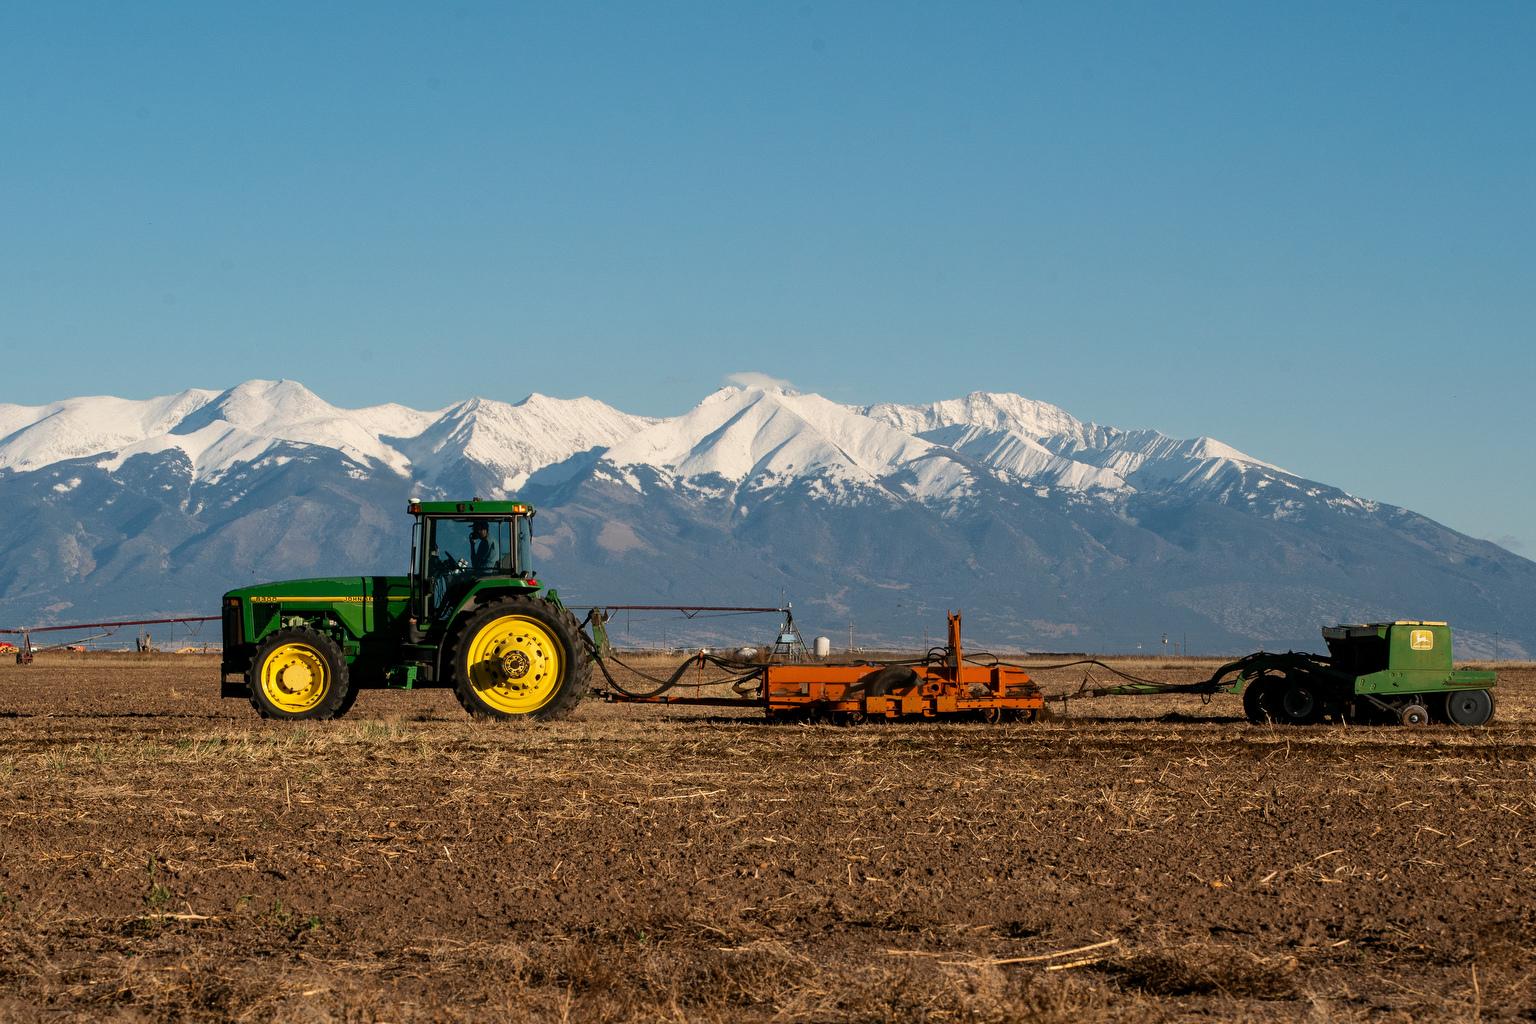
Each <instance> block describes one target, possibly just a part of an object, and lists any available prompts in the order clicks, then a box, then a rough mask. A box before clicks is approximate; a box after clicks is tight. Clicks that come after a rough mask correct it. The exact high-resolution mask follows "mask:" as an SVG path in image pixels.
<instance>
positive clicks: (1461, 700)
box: [1445, 690, 1493, 728]
mask: <svg viewBox="0 0 1536 1024" xmlns="http://www.w3.org/2000/svg"><path fill="white" fill-rule="evenodd" d="M1445 717H1446V718H1448V719H1450V720H1451V724H1453V725H1460V726H1463V727H1465V728H1473V727H1475V726H1479V725H1487V724H1488V722H1489V720H1490V719H1492V718H1493V693H1492V691H1490V690H1457V691H1455V692H1453V693H1448V694H1446V695H1445Z"/></svg>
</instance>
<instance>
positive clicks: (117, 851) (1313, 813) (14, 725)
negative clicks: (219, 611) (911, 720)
mask: <svg viewBox="0 0 1536 1024" xmlns="http://www.w3.org/2000/svg"><path fill="white" fill-rule="evenodd" d="M1138 667H1139V668H1141V669H1143V670H1151V669H1154V668H1155V669H1156V670H1157V671H1158V672H1159V674H1162V675H1170V674H1171V675H1175V676H1181V677H1182V678H1195V677H1197V676H1201V675H1203V674H1205V671H1208V666H1205V665H1200V664H1195V663H1187V662H1185V663H1168V662H1162V663H1157V664H1156V665H1155V666H1153V665H1149V664H1142V665H1140V666H1138ZM216 670H217V663H216V660H215V659H208V658H202V657H187V656H183V657H171V656H165V657H154V656H151V657H142V658H141V657H131V656H123V657H107V656H96V657H92V656H85V657H65V656H49V657H45V658H43V659H40V661H39V663H38V664H37V665H35V666H32V667H30V668H21V667H16V666H12V665H9V664H6V665H0V784H3V785H0V1018H3V1019H8V1020H42V1019H54V1018H56V1017H58V1016H60V1015H63V1016H79V1017H91V1018H117V1019H124V1020H139V1019H154V1020H217V1019H238V1020H270V1019H283V1020H290V1019H316V1020H324V1019H348V1020H437V1019H449V1020H453V1019H513V1020H515V1019H523V1018H528V1019H552V1018H553V1019H561V1018H569V1019H577V1020H584V1019H647V1020H648V1019H658V1018H669V1019H690V1020H786V1021H796V1020H883V1019H893V1018H894V1019H929V1020H979V1021H986V1020H1063V1021H1065V1020H1098V1019H1137V1020H1140V1019H1144V1020H1163V1019H1189V1018H1191V1017H1196V1018H1198V1017H1208V1018H1212V1019H1224V1020H1231V1019H1252V1020H1281V1019H1304V1018H1305V1019H1317V1018H1323V1019H1339V1020H1410V1019H1462V1020H1474V1019H1483V1020H1497V1019H1532V1018H1536V1009H1533V1008H1536V988H1533V982H1532V976H1533V973H1536V964H1533V963H1532V953H1533V950H1536V910H1533V906H1536V901H1533V895H1536V884H1533V881H1536V879H1533V849H1536V847H1533V843H1532V828H1533V826H1536V784H1533V771H1532V755H1533V752H1536V724H1533V723H1536V669H1533V668H1531V667H1528V666H1521V667H1514V668H1508V667H1506V668H1505V669H1504V672H1503V676H1502V679H1501V685H1500V689H1499V697H1500V709H1499V711H1500V713H1499V718H1498V720H1497V721H1496V724H1495V725H1494V726H1492V727H1490V728H1487V729H1482V730H1472V731H1463V730H1454V729H1450V728H1444V727H1435V728H1428V729H1419V730H1407V729H1388V728H1364V727H1353V728H1343V727H1319V728H1311V729H1300V730H1298V729H1284V728H1271V727H1262V728H1256V727H1253V726H1249V725H1248V724H1246V723H1245V722H1243V721H1242V720H1241V719H1240V717H1239V715H1240V712H1239V709H1238V707H1237V702H1236V700H1235V699H1234V698H1217V699H1216V700H1215V701H1214V702H1212V703H1210V704H1203V703H1202V702H1201V701H1200V700H1199V699H1198V698H1163V699H1150V698H1136V699H1119V700H1114V701H1111V700H1099V701H1093V702H1074V703H1073V704H1072V705H1071V706H1070V707H1071V712H1072V717H1071V718H1069V719H1066V720H1063V721H1057V722H1053V723H1048V724H1043V725H1009V726H986V725H980V724H942V725H899V726H884V725H867V726H862V727H857V728H839V727H836V726H795V725H777V726H770V725H765V724H762V723H761V722H759V721H758V720H756V719H755V718H751V717H748V718H735V717H731V716H723V715H720V714H718V713H709V712H703V713H696V712H689V711H685V710H681V709H666V708H654V707H651V708H647V707H626V706H609V705H603V704H598V703H589V704H587V705H584V706H583V707H582V708H581V709H579V710H578V712H577V714H576V715H575V716H573V717H572V718H571V719H569V720H567V721H563V722H558V723H551V724H531V723H510V724H492V723H481V722H472V721H470V720H469V719H468V718H467V717H466V716H465V715H464V714H463V712H462V711H461V710H460V709H459V708H458V706H457V704H455V703H454V702H453V699H452V697H451V696H450V695H448V694H446V693H444V692H442V691H423V692H416V693H398V692H366V693H364V694H363V696H362V697H361V698H360V699H359V701H358V704H357V706H356V708H355V709H354V711H353V712H352V715H351V716H350V717H349V718H347V719H346V720H344V721H342V722H337V723H330V724H315V725H299V726H292V725H283V724H278V723H269V722H262V721H259V720H258V719H256V718H255V716H254V714H253V713H252V712H251V711H250V709H249V708H248V707H247V706H245V705H242V704H237V703H235V702H220V701H219V700H218V699H217V697H216V696H214V694H215V693H216V684H215V683H214V678H215V674H216ZM1080 678H1081V677H1080V676H1071V677H1069V676H1068V675H1067V674H1065V673H1057V674H1055V675H1054V677H1053V676H1052V675H1051V674H1048V673H1047V674H1043V681H1044V683H1045V685H1046V688H1047V689H1048V690H1059V689H1066V688H1069V687H1070V686H1072V685H1075V684H1076V683H1077V682H1078V681H1079V679H1080Z"/></svg>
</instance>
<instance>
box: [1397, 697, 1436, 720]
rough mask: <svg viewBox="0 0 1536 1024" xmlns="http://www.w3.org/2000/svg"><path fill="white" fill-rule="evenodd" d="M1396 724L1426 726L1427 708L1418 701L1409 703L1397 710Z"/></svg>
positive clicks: (1427, 718)
mask: <svg viewBox="0 0 1536 1024" xmlns="http://www.w3.org/2000/svg"><path fill="white" fill-rule="evenodd" d="M1397 722H1398V724H1399V725H1428V724H1429V723H1430V715H1429V708H1428V707H1426V706H1425V705H1423V704H1420V703H1419V702H1418V701H1410V702H1408V703H1407V704H1404V705H1403V706H1402V707H1400V708H1398V709H1397Z"/></svg>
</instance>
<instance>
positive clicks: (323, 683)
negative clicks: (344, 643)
mask: <svg viewBox="0 0 1536 1024" xmlns="http://www.w3.org/2000/svg"><path fill="white" fill-rule="evenodd" d="M245 682H246V685H247V686H248V687H249V688H250V691H251V705H252V706H253V707H254V708H255V709H256V712H257V714H259V715H261V717H262V718H281V719H289V720H296V719H309V720H324V719H328V718H339V717H340V716H341V715H343V714H345V713H346V711H347V709H348V708H350V707H351V706H352V697H353V694H352V685H351V680H350V679H349V678H348V673H347V659H346V657H345V656H344V655H343V654H342V652H341V646H340V645H339V644H337V643H336V641H335V640H332V639H331V638H330V637H328V636H326V635H325V634H324V633H322V632H320V631H319V630H315V629H308V628H304V627H290V628H288V629H280V630H278V631H277V632H276V633H273V634H272V635H271V636H269V637H267V638H266V639H265V640H263V641H262V642H261V643H259V644H257V645H256V653H255V655H254V656H253V657H252V658H251V667H250V668H249V669H247V670H246V674H245Z"/></svg>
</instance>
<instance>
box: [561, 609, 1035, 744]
mask: <svg viewBox="0 0 1536 1024" xmlns="http://www.w3.org/2000/svg"><path fill="white" fill-rule="evenodd" d="M590 621H593V617H592V616H589V622H590ZM594 632H598V631H597V630H594ZM604 640H606V637H603V638H602V639H601V640H600V641H599V642H597V643H594V644H593V648H592V653H593V657H594V658H595V659H596V661H597V664H598V667H599V669H600V670H601V671H602V673H603V675H604V676H605V677H606V678H607V680H608V684H609V687H610V689H608V690H606V691H598V693H599V695H600V696H602V697H603V698H604V699H606V700H609V701H611V702H616V703H627V704H680V705H695V706H704V707H758V708H761V709H762V711H763V713H764V714H766V715H767V716H768V717H769V718H772V719H781V720H783V719H796V718H828V719H832V720H842V721H848V722H857V721H863V720H865V719H901V718H913V719H924V718H927V719H931V718H950V717H974V718H982V719H985V720H989V721H1000V720H1004V719H1009V718H1012V719H1017V720H1021V721H1030V720H1033V719H1035V718H1037V717H1040V716H1041V715H1042V713H1043V711H1044V709H1045V695H1044V694H1043V693H1042V692H1041V691H1040V688H1039V687H1038V686H1036V685H1035V682H1034V680H1033V679H1031V678H1030V676H1029V673H1028V672H1026V671H1024V670H1023V669H1021V668H1017V667H1014V666H1010V665H1002V664H992V665H979V664H967V663H966V656H965V651H964V647H963V643H962V640H961V630H960V614H959V613H958V612H953V613H951V614H950V615H949V631H948V643H947V644H946V645H945V647H943V648H940V649H935V650H934V651H932V652H930V655H929V657H928V658H925V659H921V660H918V661H908V662H885V663H874V662H858V663H853V664H846V663H845V664H771V663H770V664H763V663H756V662H745V661H737V660H733V659H728V658H721V657H718V656H715V655H708V654H700V655H697V656H695V657H693V658H690V659H689V660H688V661H686V662H684V663H683V664H682V665H681V666H679V667H678V670H677V671H676V672H675V673H674V674H673V676H672V678H671V679H670V680H666V681H663V682H662V684H661V686H659V687H658V688H657V689H655V690H652V691H649V692H644V693H639V692H635V691H633V690H628V689H626V688H624V687H622V686H621V685H619V684H618V683H617V681H615V680H614V678H613V676H612V674H611V673H610V672H609V670H608V667H607V664H606V662H607V661H610V660H613V661H618V659H617V658H615V657H614V656H613V655H612V654H611V653H610V652H608V651H607V649H606V644H605V643H604V642H602V641H604ZM619 663H620V664H622V662H619ZM704 664H714V665H716V666H719V667H721V668H724V669H726V670H728V671H733V672H735V673H737V675H736V677H735V678H734V679H728V680H724V681H717V683H716V684H715V685H718V683H719V682H724V683H730V684H732V687H733V689H735V690H736V692H737V693H739V694H741V696H737V697H706V696H684V695H677V694H674V693H672V692H671V691H672V690H673V689H676V688H678V687H680V686H684V685H687V686H694V685H697V684H682V683H681V682H680V680H681V678H682V675H683V673H684V672H685V671H686V669H687V668H688V667H690V666H692V665H699V666H702V665H704Z"/></svg>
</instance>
